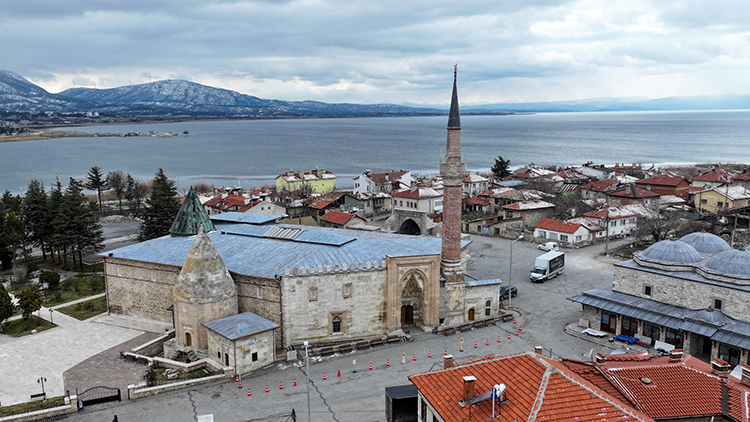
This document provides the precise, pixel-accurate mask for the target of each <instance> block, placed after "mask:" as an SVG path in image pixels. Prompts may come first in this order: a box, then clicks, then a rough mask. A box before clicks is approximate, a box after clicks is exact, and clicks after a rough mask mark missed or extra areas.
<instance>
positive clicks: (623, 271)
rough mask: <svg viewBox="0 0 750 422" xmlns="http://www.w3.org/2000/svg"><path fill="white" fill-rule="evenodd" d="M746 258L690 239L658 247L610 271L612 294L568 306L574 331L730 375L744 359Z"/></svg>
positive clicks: (705, 237) (747, 338)
mask: <svg viewBox="0 0 750 422" xmlns="http://www.w3.org/2000/svg"><path fill="white" fill-rule="evenodd" d="M748 285H750V251H745V250H735V249H732V248H731V247H730V246H729V245H728V244H727V242H725V241H724V240H723V239H721V238H720V237H718V236H716V235H713V234H709V233H705V232H696V233H691V234H689V235H686V236H683V237H682V238H681V239H679V240H662V241H660V242H657V243H654V244H653V245H651V246H649V247H648V248H647V249H646V250H644V251H641V252H635V253H634V254H633V259H631V260H628V261H624V262H618V263H616V264H615V271H614V278H613V282H612V286H611V287H606V288H599V289H593V290H588V291H585V292H583V293H582V294H580V295H577V296H573V297H569V298H568V299H569V300H571V301H574V302H578V303H580V304H581V305H582V308H583V314H582V317H581V319H580V321H579V325H580V326H582V327H585V328H593V329H597V330H600V331H605V332H608V333H612V334H615V335H617V334H624V335H627V336H631V337H635V338H638V339H639V340H640V341H642V342H643V343H644V344H647V345H654V344H656V342H657V341H659V342H663V343H668V344H671V345H672V346H674V347H675V348H678V349H684V350H685V352H686V353H689V354H691V355H693V356H696V357H697V358H699V359H701V360H703V361H705V362H710V361H711V360H712V359H716V358H719V359H722V360H724V361H726V362H728V363H729V365H731V366H732V367H734V366H736V365H739V364H740V363H745V362H748V358H750V308H749V307H748V306H747V304H748V303H750V289H748Z"/></svg>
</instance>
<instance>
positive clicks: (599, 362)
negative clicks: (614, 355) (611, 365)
mask: <svg viewBox="0 0 750 422" xmlns="http://www.w3.org/2000/svg"><path fill="white" fill-rule="evenodd" d="M595 360H596V364H597V365H599V366H604V363H605V362H606V361H607V357H606V356H604V355H603V354H601V353H597V354H596V358H595Z"/></svg>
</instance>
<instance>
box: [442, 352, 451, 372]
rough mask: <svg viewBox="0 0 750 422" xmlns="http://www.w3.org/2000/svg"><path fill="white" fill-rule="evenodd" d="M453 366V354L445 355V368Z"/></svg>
mask: <svg viewBox="0 0 750 422" xmlns="http://www.w3.org/2000/svg"><path fill="white" fill-rule="evenodd" d="M448 368H453V355H445V356H443V369H448Z"/></svg>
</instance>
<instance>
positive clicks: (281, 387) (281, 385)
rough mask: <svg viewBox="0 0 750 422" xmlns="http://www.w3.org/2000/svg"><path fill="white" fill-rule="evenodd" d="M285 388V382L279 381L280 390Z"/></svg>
mask: <svg viewBox="0 0 750 422" xmlns="http://www.w3.org/2000/svg"><path fill="white" fill-rule="evenodd" d="M283 389H284V383H283V382H280V383H279V390H283Z"/></svg>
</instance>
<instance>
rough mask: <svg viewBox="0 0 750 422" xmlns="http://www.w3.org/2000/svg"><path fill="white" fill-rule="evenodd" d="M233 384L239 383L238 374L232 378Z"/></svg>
mask: <svg viewBox="0 0 750 422" xmlns="http://www.w3.org/2000/svg"><path fill="white" fill-rule="evenodd" d="M234 382H240V376H239V374H237V375H235V376H234Z"/></svg>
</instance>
